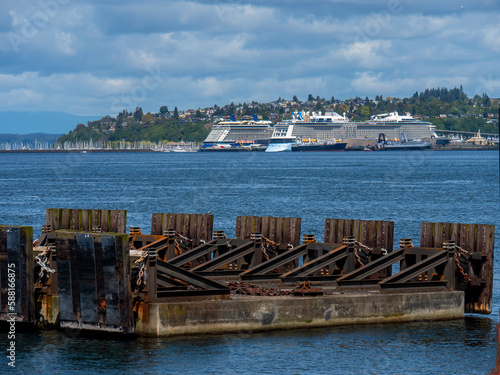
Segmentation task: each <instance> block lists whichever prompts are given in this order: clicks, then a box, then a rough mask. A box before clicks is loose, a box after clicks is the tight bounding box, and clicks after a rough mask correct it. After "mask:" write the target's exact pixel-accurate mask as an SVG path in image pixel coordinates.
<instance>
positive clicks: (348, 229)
mask: <svg viewBox="0 0 500 375" xmlns="http://www.w3.org/2000/svg"><path fill="white" fill-rule="evenodd" d="M349 236H353V237H354V239H355V240H356V241H359V242H361V243H362V244H363V245H366V246H368V247H372V248H373V247H380V248H384V249H386V250H387V252H388V253H390V252H392V250H393V242H394V222H393V221H380V220H348V219H328V218H327V219H325V237H324V242H325V243H337V244H341V243H342V240H343V239H344V237H349Z"/></svg>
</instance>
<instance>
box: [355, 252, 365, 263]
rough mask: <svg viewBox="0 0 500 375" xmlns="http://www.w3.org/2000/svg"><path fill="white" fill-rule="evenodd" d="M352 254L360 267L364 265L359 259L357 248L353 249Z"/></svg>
mask: <svg viewBox="0 0 500 375" xmlns="http://www.w3.org/2000/svg"><path fill="white" fill-rule="evenodd" d="M354 256H355V257H356V261H357V262H358V263H359V266H360V267H364V264H363V262H362V261H361V259H360V258H359V255H358V250H357V249H354Z"/></svg>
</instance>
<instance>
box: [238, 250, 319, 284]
mask: <svg viewBox="0 0 500 375" xmlns="http://www.w3.org/2000/svg"><path fill="white" fill-rule="evenodd" d="M308 245H309V244H302V245H299V246H297V247H294V248H293V249H291V250H288V251H285V252H284V253H282V254H280V255H277V256H275V257H274V258H271V259H269V260H268V261H266V262H263V263H261V264H259V265H257V266H255V267H252V268H250V269H249V270H247V271H245V272H243V273H241V274H240V278H241V279H242V280H247V281H249V280H277V279H279V277H280V276H281V273H274V274H270V273H269V272H271V271H274V270H276V269H277V268H279V267H281V266H283V265H285V264H287V263H290V262H293V261H296V260H297V259H298V258H300V257H301V256H304V255H307V250H308V249H307V247H308Z"/></svg>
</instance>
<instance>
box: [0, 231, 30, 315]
mask: <svg viewBox="0 0 500 375" xmlns="http://www.w3.org/2000/svg"><path fill="white" fill-rule="evenodd" d="M33 268H34V265H33V228H32V227H20V226H4V225H2V226H0V288H1V292H0V306H1V309H0V320H8V319H9V318H10V317H11V316H9V315H8V314H9V313H15V314H16V316H15V319H16V320H17V321H22V322H29V323H32V322H34V321H35V293H34V274H33ZM12 292H13V293H14V294H12ZM9 293H10V294H9ZM9 296H11V298H12V296H13V297H14V300H12V299H11V300H9ZM12 302H14V303H12Z"/></svg>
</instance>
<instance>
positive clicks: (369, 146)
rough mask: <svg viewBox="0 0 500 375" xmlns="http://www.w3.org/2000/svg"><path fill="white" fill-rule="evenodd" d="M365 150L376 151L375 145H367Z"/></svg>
mask: <svg viewBox="0 0 500 375" xmlns="http://www.w3.org/2000/svg"><path fill="white" fill-rule="evenodd" d="M363 151H375V147H373V146H372V145H366V146H365V148H364V149H363Z"/></svg>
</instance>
